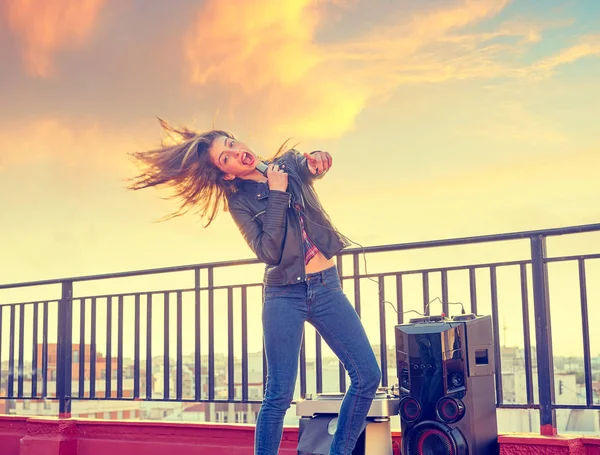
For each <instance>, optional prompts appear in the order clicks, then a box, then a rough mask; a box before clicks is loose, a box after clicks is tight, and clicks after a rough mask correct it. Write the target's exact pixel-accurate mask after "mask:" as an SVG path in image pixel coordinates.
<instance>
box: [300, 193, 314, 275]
mask: <svg viewBox="0 0 600 455" xmlns="http://www.w3.org/2000/svg"><path fill="white" fill-rule="evenodd" d="M296 210H297V211H298V218H299V219H300V229H301V230H302V243H303V244H304V265H306V264H308V263H309V262H310V260H311V259H312V258H314V257H315V256H316V255H317V253H318V252H319V249H318V248H317V246H316V245H315V244H314V243H313V242H312V240H311V239H310V238H309V237H308V234H307V233H306V230H305V229H304V217H303V216H302V212H301V210H302V207H301V206H300V205H298V204H296Z"/></svg>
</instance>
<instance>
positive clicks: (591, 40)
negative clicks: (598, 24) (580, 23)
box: [517, 34, 600, 79]
mask: <svg viewBox="0 0 600 455" xmlns="http://www.w3.org/2000/svg"><path fill="white" fill-rule="evenodd" d="M598 56H600V34H592V35H586V36H584V37H582V38H580V40H579V42H578V43H577V44H574V45H573V46H570V47H567V48H566V49H562V50H560V51H559V52H558V53H557V54H555V55H551V56H549V57H546V58H544V59H541V60H540V61H538V62H536V63H534V64H533V65H531V66H528V67H526V68H523V69H521V70H519V71H517V75H520V76H521V75H525V76H527V77H530V78H535V79H544V78H548V77H550V76H552V75H553V74H554V73H555V72H556V68H557V67H559V66H561V65H566V64H568V63H572V62H575V61H577V60H580V59H583V58H586V57H598Z"/></svg>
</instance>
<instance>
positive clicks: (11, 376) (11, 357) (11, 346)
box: [7, 305, 15, 398]
mask: <svg viewBox="0 0 600 455" xmlns="http://www.w3.org/2000/svg"><path fill="white" fill-rule="evenodd" d="M8 334H9V343H8V384H7V385H8V387H7V396H8V398H13V397H14V392H15V389H14V387H15V384H14V381H15V306H14V305H11V306H10V328H9V330H8Z"/></svg>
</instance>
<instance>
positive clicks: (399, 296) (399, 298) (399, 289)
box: [396, 273, 404, 324]
mask: <svg viewBox="0 0 600 455" xmlns="http://www.w3.org/2000/svg"><path fill="white" fill-rule="evenodd" d="M396 311H397V312H398V314H397V318H398V324H404V296H403V283H402V274H401V273H397V274H396Z"/></svg>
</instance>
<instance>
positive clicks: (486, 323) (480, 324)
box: [395, 314, 499, 455]
mask: <svg viewBox="0 0 600 455" xmlns="http://www.w3.org/2000/svg"><path fill="white" fill-rule="evenodd" d="M395 335H396V365H397V372H398V382H399V384H398V385H399V389H400V403H399V410H398V413H399V414H400V422H401V429H402V454H403V455H434V454H435V455H492V454H497V453H498V452H499V449H498V443H497V439H498V430H497V423H496V403H495V386H494V345H493V337H492V322H491V318H490V316H475V315H473V314H463V315H459V316H454V317H453V318H451V319H445V318H443V317H429V316H426V317H424V318H416V319H411V320H410V322H409V323H408V324H401V325H397V326H396V327H395Z"/></svg>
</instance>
